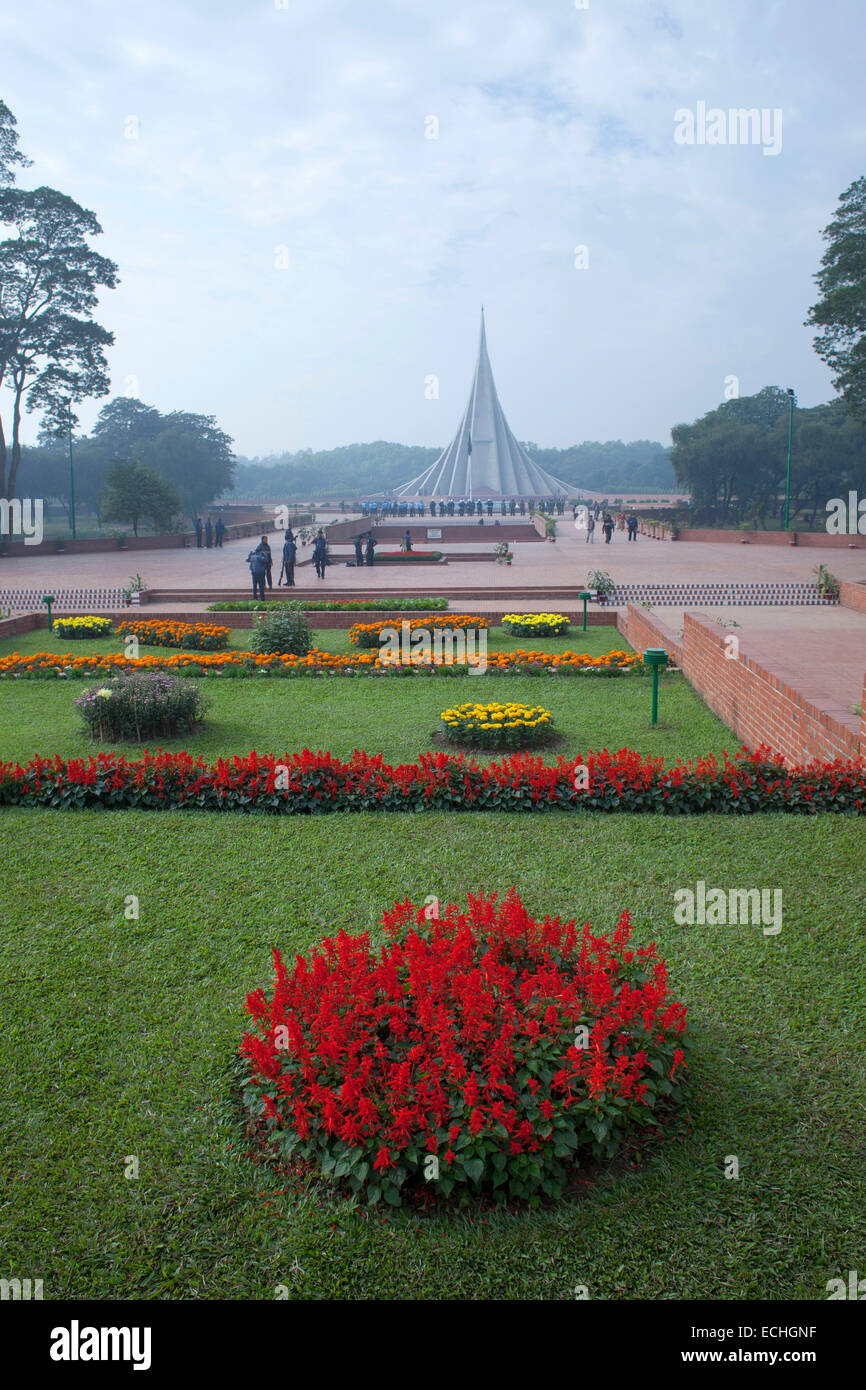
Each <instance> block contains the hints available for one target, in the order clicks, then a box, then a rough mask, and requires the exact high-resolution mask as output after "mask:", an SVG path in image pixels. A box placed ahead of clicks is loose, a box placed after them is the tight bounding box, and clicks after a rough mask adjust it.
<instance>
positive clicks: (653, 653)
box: [641, 647, 668, 724]
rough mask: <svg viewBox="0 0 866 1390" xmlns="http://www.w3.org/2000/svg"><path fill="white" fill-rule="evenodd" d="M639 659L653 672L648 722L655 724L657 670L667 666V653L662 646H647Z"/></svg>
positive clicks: (656, 711)
mask: <svg viewBox="0 0 866 1390" xmlns="http://www.w3.org/2000/svg"><path fill="white" fill-rule="evenodd" d="M641 660H642V661H643V664H644V666H649V667H650V669H651V670H652V673H653V706H652V719H651V720H650V722H651V723H652V724H657V723H658V720H659V670H662V669H664V667H665V666H667V664H668V654H667V652H666V651H665V649H664V647H647V649H646V651H645V652H644V654H643V656H642V658H641Z"/></svg>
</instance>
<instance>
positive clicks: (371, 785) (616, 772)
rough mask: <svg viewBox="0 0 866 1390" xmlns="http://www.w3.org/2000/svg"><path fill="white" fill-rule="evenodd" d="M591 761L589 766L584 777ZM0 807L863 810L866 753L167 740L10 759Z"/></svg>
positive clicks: (3, 769) (2, 773)
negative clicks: (481, 753) (475, 749)
mask: <svg viewBox="0 0 866 1390" xmlns="http://www.w3.org/2000/svg"><path fill="white" fill-rule="evenodd" d="M583 767H585V768H586V770H587V774H588V775H585V776H578V773H579V771H580V770H581V769H582V768H583ZM278 781H279V783H280V785H279V786H277V782H278ZM576 783H577V784H578V786H576V785H575V784H576ZM284 784H285V785H284ZM584 785H585V789H584ZM0 806H44V807H57V808H59V809H64V810H69V809H79V808H84V807H104V808H108V809H119V808H128V809H133V810H151V809H155V810H169V809H175V808H188V809H194V810H210V811H241V812H259V813H265V814H271V815H321V814H325V813H328V812H337V811H412V812H417V811H425V810H426V811H557V810H558V811H575V812H581V811H603V812H616V811H628V812H648V813H651V814H660V815H693V814H699V813H702V812H716V813H722V814H729V815H743V814H749V813H752V812H761V811H785V812H793V813H799V814H815V813H817V812H819V811H835V812H847V813H849V814H857V815H862V814H863V811H864V806H866V758H858V759H857V760H856V761H853V762H847V763H846V762H844V761H843V760H842V759H837V760H836V761H835V762H832V763H821V762H817V761H816V762H812V763H809V764H808V765H807V766H805V767H794V768H786V767H785V766H784V765H783V762H782V758H781V755H779V754H775V753H773V752H772V750H771V749H770V748H768V747H767V746H766V745H762V746H761V747H760V748H758V749H757V750H756V751H755V752H754V753H749V752H748V750H746V749H743V750H742V752H741V753H739V754H737V755H736V756H735V757H734V758H733V759H731V758H729V757H728V755H727V754H725V755H724V762H723V763H722V764H721V765H720V764H719V763H718V762H717V760H716V759H715V758H712V757H710V758H699V759H698V760H697V762H695V763H691V762H678V763H676V764H675V765H673V766H671V767H665V763H664V759H663V758H644V757H642V756H641V754H639V753H636V752H633V751H632V750H630V749H621V750H620V751H619V752H618V753H614V754H611V753H609V752H608V751H607V750H606V749H605V750H603V751H601V752H599V753H594V752H590V753H588V754H587V755H586V757H585V759H581V758H578V759H576V760H575V759H573V758H563V757H559V758H558V759H557V760H556V762H555V763H545V762H544V761H543V760H542V759H541V758H540V757H538V756H536V755H533V754H531V753H513V754H511V755H509V756H504V757H502V758H501V759H500V760H499V761H498V762H492V763H490V764H488V765H485V766H480V765H479V764H478V763H477V762H476V761H475V760H474V759H467V758H466V757H465V756H464V755H463V754H458V755H456V756H455V755H449V754H446V753H432V752H431V753H424V754H422V755H421V756H420V757H419V760H418V762H417V763H404V764H401V765H399V766H397V767H393V766H390V765H389V764H387V763H386V762H385V761H384V759H383V758H382V756H381V755H371V754H368V753H363V752H359V751H356V752H355V753H354V754H353V756H352V757H351V758H350V759H349V761H348V762H343V761H341V760H340V759H339V758H335V757H333V756H332V754H330V753H323V752H318V753H313V752H311V751H310V750H309V749H304V750H303V752H301V753H294V754H286V755H284V756H283V757H282V758H276V757H274V756H273V755H272V754H268V755H262V754H260V753H256V752H255V751H253V752H251V753H249V754H246V755H244V756H236V757H233V758H220V759H219V760H218V761H217V762H216V763H215V764H211V765H209V764H207V763H206V762H205V761H204V759H203V758H202V757H198V758H194V757H193V755H192V754H191V753H187V752H183V753H166V752H164V751H163V750H162V749H160V750H158V751H157V752H156V753H151V752H149V751H147V750H146V751H145V752H144V754H143V756H142V757H141V758H140V759H135V760H127V759H126V758H125V757H124V756H123V755H118V754H115V753H100V754H97V755H95V756H91V757H89V758H86V759H85V758H70V759H63V758H61V757H59V756H57V757H54V758H43V757H36V758H33V759H31V761H30V762H28V763H26V764H25V765H23V766H22V765H21V764H20V763H15V762H3V763H0Z"/></svg>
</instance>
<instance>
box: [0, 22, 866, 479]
mask: <svg viewBox="0 0 866 1390" xmlns="http://www.w3.org/2000/svg"><path fill="white" fill-rule="evenodd" d="M12 3H13V7H14V6H15V5H20V15H19V17H18V19H19V22H16V23H15V24H12V25H10V24H9V23H8V19H7V23H6V28H5V32H4V47H5V48H6V49H7V50H8V55H7V57H8V61H7V64H6V68H7V71H9V72H12V73H14V74H15V79H14V81H13V82H12V83H11V85H10V84H7V86H6V88H5V89H4V91H3V95H4V97H5V99H6V100H7V101H8V102H9V104H10V106H11V107H12V109H13V110H14V111H15V114H16V115H17V117H18V120H19V128H20V131H21V138H22V143H23V146H24V148H25V150H26V151H27V152H28V153H29V154H31V155H32V156H33V157H34V159H35V165H34V168H33V169H32V170H29V171H28V176H27V180H26V181H27V182H33V183H36V182H39V181H49V182H51V183H54V184H55V185H56V186H59V187H61V188H63V189H64V191H67V192H69V193H70V194H71V195H72V196H73V197H76V198H77V199H78V200H79V201H81V202H82V203H84V204H85V205H87V206H89V207H93V208H94V210H95V211H96V212H97V214H98V216H99V217H100V220H101V221H102V223H103V226H104V228H105V236H104V237H103V238H102V244H101V246H100V250H102V251H103V252H104V253H106V254H109V255H111V256H113V257H114V258H115V259H116V260H117V261H118V262H119V265H120V271H121V286H120V288H119V289H118V290H116V291H114V292H112V293H110V294H108V295H106V296H105V298H104V302H103V305H102V308H101V319H102V321H103V322H105V323H106V325H107V326H109V327H111V328H112V329H113V330H114V332H115V334H116V337H117V346H116V348H115V349H114V351H113V354H112V366H113V369H114V370H116V374H117V381H118V385H119V386H121V385H122V381H123V378H124V377H125V376H126V375H128V374H131V373H132V374H136V375H138V376H139V377H140V380H141V383H142V393H143V395H144V397H145V399H147V400H148V401H152V402H153V403H154V404H156V405H158V406H159V407H160V408H161V409H165V410H167V409H172V408H188V409H194V410H202V411H207V412H208V413H210V412H213V413H216V414H218V415H219V417H220V421H221V423H222V424H223V425H224V427H225V428H227V429H228V430H229V431H230V433H232V434H233V435H234V436H235V438H236V440H237V445H238V448H239V449H240V450H242V451H243V452H246V453H266V452H269V451H271V450H276V449H280V448H299V447H305V446H311V447H320V446H328V445H337V444H341V443H348V442H351V441H353V440H363V439H369V438H394V439H399V440H403V441H405V442H417V443H426V444H435V443H444V442H445V439H446V437H447V436H448V435H449V434H450V431H451V429H452V428H453V426H454V424H456V420H457V418H458V416H459V413H460V411H461V410H462V408H463V404H464V402H465V396H466V392H467V390H468V385H469V375H470V373H471V369H472V364H473V359H474V353H475V347H476V334H477V317H478V307H479V304H480V302H481V301H482V299H483V301H484V303H485V305H486V306H487V311H488V333H489V342H490V350H491V355H492V359H493V364H494V369H495V370H496V373H497V380H498V384H499V387H500V394H501V396H502V399H503V404H504V405H505V408H506V411H507V413H508V415H509V417H510V419H511V421H512V425H513V427H514V428H515V430H516V431H517V432H518V433H519V434H522V435H525V436H528V437H530V438H533V439H538V440H539V442H540V443H543V444H559V445H564V444H567V443H571V442H574V441H576V440H580V439H582V438H606V437H657V438H666V437H667V431H668V429H669V427H670V425H671V424H672V423H674V422H675V421H677V420H682V419H688V418H693V417H694V416H695V415H697V414H698V413H700V412H702V411H703V410H706V409H709V408H711V407H713V406H714V405H716V404H717V403H718V400H719V399H720V397H721V391H722V389H723V378H724V375H725V373H726V372H731V371H734V372H737V373H738V375H740V378H741V384H742V389H744V390H746V389H749V390H751V389H758V388H759V387H760V386H763V385H764V384H765V383H766V382H771V381H781V380H782V378H784V379H785V380H786V381H787V380H788V379H790V380H791V381H794V382H795V383H797V385H798V390H799V393H800V396H801V399H804V401H806V402H808V403H813V402H814V401H817V400H820V399H826V398H828V396H829V394H830V386H829V379H828V376H827V373H826V371H825V369H824V368H823V366H822V365H821V364H820V363H819V362H818V360H817V358H816V357H815V356H814V353H813V351H812V348H811V337H810V335H809V333H808V331H807V330H805V329H802V328H799V327H797V326H796V325H799V324H801V322H802V319H803V318H805V314H806V309H807V307H808V305H809V303H810V302H811V300H812V297H813V294H814V290H813V284H812V280H811V276H812V274H813V272H814V270H815V269H816V268H817V264H818V259H819V257H820V254H821V241H820V228H821V226H823V225H825V223H826V221H828V220H829V217H830V216H831V215H832V211H833V207H834V204H835V201H836V198H837V197H838V195H839V193H840V192H841V191H842V189H843V188H844V187H846V186H847V184H848V183H850V182H851V181H852V179H853V178H854V177H856V176H857V174H859V173H861V172H862V151H863V130H862V122H861V123H860V127H857V126H856V124H855V125H852V124H851V121H850V117H849V116H848V115H847V114H845V113H847V112H848V111H849V109H850V108H851V106H852V105H855V104H856V103H855V98H856V96H857V94H858V92H859V85H858V84H859V80H860V75H859V72H858V63H857V60H856V54H855V49H856V45H853V44H851V43H850V42H849V28H850V25H851V24H852V23H854V22H855V15H856V10H855V9H854V8H853V7H852V5H851V4H850V0H842V2H841V3H840V4H839V5H838V6H835V7H833V9H832V10H830V9H828V10H826V11H825V12H824V14H823V15H822V23H821V26H820V29H816V26H815V25H814V22H811V23H807V22H806V21H807V19H808V18H809V16H810V15H812V11H811V9H810V10H809V11H807V10H806V9H805V4H804V3H801V0H796V3H793V4H791V5H788V6H785V7H781V8H780V7H778V6H773V7H770V8H769V9H768V10H766V11H760V10H758V11H756V10H755V8H754V6H753V5H751V4H749V3H747V0H731V3H729V4H727V5H725V6H724V7H711V6H704V5H703V4H700V3H698V2H697V0H690V3H686V2H685V0H680V2H679V3H670V4H667V5H658V4H649V5H647V4H646V3H645V0H625V3H620V4H618V5H616V6H615V7H614V6H607V5H604V4H602V3H601V2H600V0H599V2H598V3H596V0H592V3H591V6H590V8H589V9H587V10H576V9H575V8H573V6H570V5H568V4H566V3H562V4H549V5H542V6H539V5H538V4H537V3H536V2H535V0H498V3H492V0H489V2H488V0H473V3H472V4H466V3H459V0H441V2H440V3H439V4H437V5H436V6H430V5H428V4H427V3H422V0H390V3H386V2H385V0H370V3H369V4H368V5H367V6H365V7H363V8H361V7H358V6H357V5H355V4H349V3H347V0H292V3H291V5H290V6H289V7H287V8H286V9H279V8H277V7H276V5H274V6H270V5H268V4H266V3H265V4H258V5H255V6H240V7H238V6H237V5H236V4H233V3H229V0H218V3H215V4H209V5H208V6H207V7H202V6H201V5H192V4H181V5H178V4H175V3H168V0H155V3H154V4H153V5H151V6H149V7H147V8H139V9H136V10H135V11H134V13H133V15H132V16H131V12H130V11H129V10H128V9H126V8H120V9H115V8H114V7H110V6H105V5H102V4H98V3H96V0H84V3H83V4H80V5H77V6H76V7H75V8H74V10H72V9H70V7H68V6H65V5H61V4H59V3H58V2H57V0H44V3H43V4H41V5H40V6H39V7H38V8H37V9H36V10H30V9H28V10H27V11H26V23H25V22H24V17H25V11H24V7H23V0H12ZM798 14H799V16H800V19H801V20H802V21H803V22H801V23H798V22H797V18H798ZM698 100H706V101H707V102H709V103H710V104H718V105H721V106H724V107H727V106H729V105H731V106H741V105H746V106H751V105H757V106H769V107H782V108H784V113H785V127H784V130H785V139H784V146H783V151H782V154H781V155H780V156H779V157H778V159H767V158H763V157H762V156H761V152H760V150H758V149H752V148H743V147H740V148H732V147H728V148H709V147H706V146H704V147H702V148H700V149H699V148H696V147H693V148H686V147H679V146H677V145H676V144H675V143H674V140H673V127H674V112H675V110H676V109H677V108H678V107H683V106H688V107H693V106H694V104H695V102H696V101H698ZM130 116H135V117H136V118H137V120H138V128H137V133H136V136H135V138H129V136H128V130H127V126H126V122H127V118H129V117H130ZM430 117H435V120H436V122H438V129H436V132H435V133H436V137H437V138H428V137H429V135H430V133H431V125H430V121H429V118H430ZM858 130H859V135H858V133H857V132H858ZM577 244H585V245H587V246H588V247H589V267H588V269H586V270H578V269H576V268H575V265H574V248H575V246H576V245H577ZM278 247H285V248H286V249H287V255H286V256H283V257H282V259H283V260H284V261H285V262H286V264H285V268H284V269H281V268H279V266H278V260H279V257H278V255H277V248H278ZM430 372H434V373H436V374H438V375H439V376H440V382H441V395H440V400H439V401H438V402H437V406H436V409H435V410H431V409H430V403H429V402H428V401H426V400H425V399H424V394H423V380H424V377H425V376H426V375H427V374H428V373H430ZM98 404H99V403H95V404H94V405H93V411H92V413H93V414H95V411H96V410H97V409H98ZM85 418H86V412H85ZM287 430H288V431H289V433H288V434H287V433H286V431H287Z"/></svg>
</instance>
